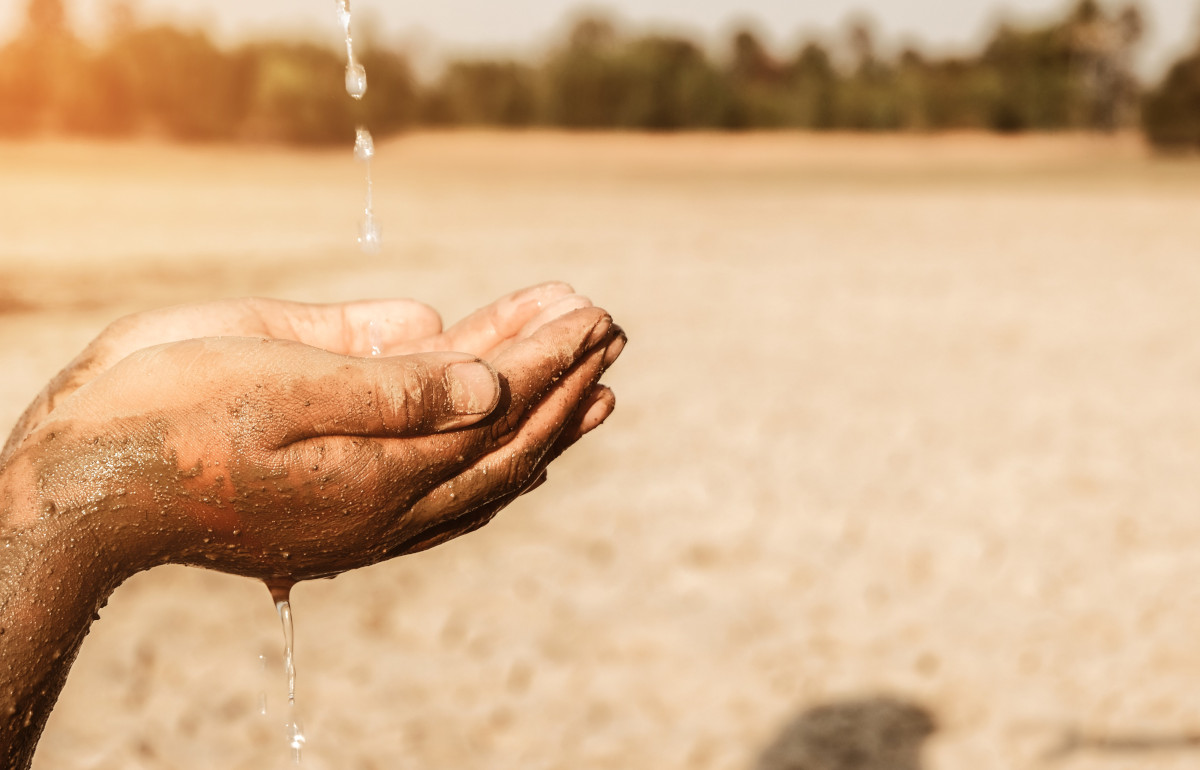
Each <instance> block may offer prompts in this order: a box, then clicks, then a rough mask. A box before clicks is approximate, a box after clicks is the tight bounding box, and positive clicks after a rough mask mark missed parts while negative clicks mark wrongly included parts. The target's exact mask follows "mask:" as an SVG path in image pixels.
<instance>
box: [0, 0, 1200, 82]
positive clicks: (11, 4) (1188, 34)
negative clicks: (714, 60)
mask: <svg viewBox="0 0 1200 770" xmlns="http://www.w3.org/2000/svg"><path fill="white" fill-rule="evenodd" d="M107 1H108V0H66V2H67V3H68V7H69V8H71V9H72V11H73V13H74V14H75V16H76V18H78V19H79V20H80V22H81V23H84V24H98V19H99V18H101V17H102V9H103V8H104V7H105V6H106V3H107ZM1116 1H1117V0H1102V2H1116ZM27 2H28V0H0V37H4V38H7V37H8V36H10V35H11V34H12V33H13V32H14V31H15V29H16V25H17V23H18V21H19V19H20V18H21V15H22V13H23V10H24V7H25V5H26V3H27ZM589 2H590V3H591V5H592V6H593V7H601V8H608V9H612V10H613V11H615V12H616V14H617V17H618V18H619V19H622V20H624V21H627V22H629V23H630V24H633V25H637V26H648V27H654V28H666V29H672V30H681V31H685V32H689V33H691V34H694V35H696V36H698V37H700V38H702V39H706V40H710V41H713V42H717V41H719V40H721V39H722V36H723V35H724V34H725V33H727V31H728V30H729V28H730V26H731V25H733V24H735V23H738V22H741V21H746V20H749V21H753V22H755V23H756V25H757V27H758V28H759V29H760V30H761V32H762V35H763V37H764V39H765V40H767V41H768V42H769V43H772V44H773V45H774V46H775V47H777V48H778V49H779V50H781V51H787V50H791V49H792V47H793V46H794V45H795V43H796V42H797V41H798V40H799V39H800V37H801V35H802V34H804V33H806V32H836V31H838V30H841V29H843V28H844V25H845V22H846V20H847V18H850V17H852V16H853V15H855V14H859V15H865V16H867V17H869V18H871V19H873V20H874V21H875V22H876V30H877V32H878V33H879V36H880V39H881V42H884V43H886V42H891V43H893V44H899V43H905V42H908V41H918V42H921V43H923V44H925V45H927V46H929V47H930V48H931V49H932V50H935V51H954V50H971V47H972V46H973V45H975V44H977V43H978V42H979V41H980V39H981V38H982V37H983V36H984V35H986V33H987V31H988V30H989V29H990V28H991V26H992V25H993V24H994V23H995V21H996V20H997V19H999V18H1009V19H1013V20H1016V21H1020V20H1022V19H1030V20H1038V19H1045V18H1049V17H1052V16H1054V15H1059V14H1061V13H1062V12H1063V9H1064V8H1066V7H1067V6H1068V5H1069V4H1073V3H1074V0H600V2H598V3H597V2H595V0H583V5H584V7H586V5H587V4H588V3H589ZM1140 2H1141V5H1142V7H1143V8H1144V9H1145V10H1146V11H1147V12H1148V15H1149V22H1150V30H1149V35H1148V39H1147V43H1146V45H1145V50H1144V52H1143V54H1144V56H1143V61H1142V62H1141V68H1142V70H1143V72H1144V74H1147V75H1149V76H1155V75H1157V74H1159V73H1160V72H1161V71H1162V70H1163V68H1164V67H1165V66H1166V64H1167V63H1168V62H1169V61H1170V60H1171V59H1172V58H1173V57H1174V56H1176V55H1178V54H1179V53H1180V52H1181V51H1184V50H1188V49H1189V48H1190V47H1191V46H1192V44H1193V43H1194V41H1195V40H1196V38H1197V36H1198V34H1200V0H1140ZM134 4H135V6H136V7H137V8H139V9H140V10H141V11H142V12H143V15H145V16H149V17H153V18H157V17H159V16H167V17H169V18H172V19H178V20H183V21H186V22H190V23H194V24H202V25H204V26H206V27H207V28H208V29H210V30H211V31H212V32H213V33H214V34H216V35H217V37H218V38H220V39H221V40H223V41H227V42H233V41H236V40H238V39H243V38H247V37H254V36H258V35H262V34H264V33H268V34H274V35H287V34H291V33H293V32H299V33H303V34H306V35H308V36H310V37H318V38H321V39H328V40H329V41H330V42H331V43H336V42H337V35H338V32H339V30H338V26H337V20H336V16H335V14H334V0H252V1H251V2H247V0H134ZM351 7H352V10H353V11H354V13H355V14H356V19H357V22H356V24H355V34H356V36H358V37H363V36H366V35H375V36H377V37H379V38H380V39H382V40H385V41H392V40H394V41H402V42H404V43H405V44H407V45H408V47H410V48H416V49H419V51H418V54H419V55H425V56H428V57H431V58H437V57H438V56H442V55H446V54H455V53H462V52H478V53H489V54H494V53H514V54H519V53H524V52H528V51H536V50H537V49H538V47H539V46H541V45H545V43H546V42H547V41H548V40H549V39H551V38H552V37H553V36H554V35H555V34H556V33H558V32H560V31H561V30H562V29H563V27H564V26H565V24H566V20H567V19H568V18H570V14H571V13H572V12H573V11H575V10H576V9H578V8H580V7H581V3H580V2H576V1H574V0H507V2H497V0H421V1H420V2H414V1H413V0H352V3H351Z"/></svg>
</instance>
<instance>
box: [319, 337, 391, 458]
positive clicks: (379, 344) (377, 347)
mask: <svg viewBox="0 0 1200 770" xmlns="http://www.w3.org/2000/svg"><path fill="white" fill-rule="evenodd" d="M367 341H368V342H370V343H371V355H373V356H379V355H382V354H383V333H382V332H381V331H379V324H377V323H375V322H374V321H371V322H370V323H368V324H367ZM313 470H316V469H315V468H314V469H313Z"/></svg>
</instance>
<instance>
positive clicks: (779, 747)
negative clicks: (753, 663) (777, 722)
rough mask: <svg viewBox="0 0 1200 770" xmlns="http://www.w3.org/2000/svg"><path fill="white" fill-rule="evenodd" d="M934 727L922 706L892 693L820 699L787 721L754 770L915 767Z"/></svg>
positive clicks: (919, 765) (913, 769) (896, 769)
mask: <svg viewBox="0 0 1200 770" xmlns="http://www.w3.org/2000/svg"><path fill="white" fill-rule="evenodd" d="M936 729H937V723H936V721H935V720H934V717H933V715H932V714H931V713H930V712H929V710H928V709H926V708H925V707H924V706H921V705H919V704H916V703H912V702H910V701H906V700H902V699H900V698H895V697H892V696H886V695H879V696H871V697H866V698H860V699H851V700H842V701H834V702H831V703H824V704H821V705H818V706H814V707H812V708H810V709H807V710H805V711H804V712H802V713H800V714H799V715H798V716H796V717H795V718H794V719H792V720H791V721H790V722H788V723H787V724H786V725H785V726H784V727H783V729H782V730H781V731H780V733H779V735H778V736H776V738H775V739H774V740H773V741H772V742H771V743H770V744H769V745H768V746H767V747H766V749H764V750H763V752H762V754H761V755H760V756H759V759H758V762H757V764H756V765H755V766H754V770H921V768H922V767H923V765H922V762H921V754H922V750H923V747H924V744H925V741H926V739H928V738H929V736H931V735H933V733H934V731H935V730H936Z"/></svg>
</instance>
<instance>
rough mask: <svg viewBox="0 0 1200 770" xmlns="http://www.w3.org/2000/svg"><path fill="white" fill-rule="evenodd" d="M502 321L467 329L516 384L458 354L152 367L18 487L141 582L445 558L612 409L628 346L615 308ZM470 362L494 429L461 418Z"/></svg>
mask: <svg viewBox="0 0 1200 770" xmlns="http://www.w3.org/2000/svg"><path fill="white" fill-rule="evenodd" d="M571 302H577V300H571ZM552 304H553V303H552ZM560 304H561V301H560ZM559 310H561V308H559ZM547 312H549V311H547ZM492 315H493V320H494V318H495V314H492ZM501 315H503V314H501ZM521 315H522V314H520V313H517V314H509V315H508V316H507V317H508V318H509V319H510V320H511V319H513V318H519V317H520V316H521ZM524 315H526V316H529V315H532V316H535V317H536V316H537V315H538V314H537V313H528V312H526V313H524ZM469 320H470V319H469ZM533 320H535V318H526V319H525V324H524V325H523V326H529V324H530V321H533ZM491 326H492V328H493V332H492V333H491V334H490V336H489V335H486V334H481V333H478V332H479V329H481V328H482V326H481V325H480V324H479V323H478V319H475V320H474V321H471V323H468V324H467V325H466V327H461V328H460V327H456V329H458V331H459V332H461V331H462V328H466V329H468V330H472V329H473V330H474V332H473V333H478V334H477V337H478V339H481V340H482V339H485V338H486V340H490V341H492V342H498V343H499V344H497V345H493V348H499V349H500V352H498V353H496V354H495V360H494V365H495V371H496V372H497V373H498V374H499V377H500V379H501V380H502V382H503V386H502V387H500V388H496V384H497V380H496V379H494V378H493V376H492V374H491V372H490V371H489V370H488V369H487V368H486V366H484V365H483V364H480V363H477V362H474V359H473V358H471V357H469V356H463V355H450V354H444V353H430V354H420V355H413V356H406V357H400V358H382V359H355V358H347V357H344V356H338V355H333V354H330V353H328V352H325V351H321V350H317V349H315V348H312V347H309V346H304V345H300V344H296V343H292V342H286V341H266V340H251V339H245V338H221V339H204V340H192V341H187V342H182V343H173V344H169V345H165V346H159V347H156V348H151V349H146V350H142V351H139V352H136V353H134V354H132V355H131V356H128V357H127V358H125V359H123V360H122V361H120V362H119V363H117V364H116V365H114V366H113V367H112V368H111V369H109V370H108V371H107V372H105V373H104V374H102V375H100V376H99V377H97V378H95V379H94V380H93V381H91V382H90V383H89V384H88V385H87V386H86V387H83V388H81V389H79V390H78V391H77V392H75V393H74V394H73V395H71V396H69V397H67V398H66V399H65V400H62V401H61V403H60V404H59V406H58V407H57V408H56V409H55V410H54V411H53V412H51V413H49V414H48V415H47V417H46V418H45V419H44V421H43V423H42V424H40V425H39V426H38V427H36V428H35V429H34V431H33V433H32V434H31V435H30V436H29V437H28V439H27V440H26V441H25V443H24V444H23V445H22V446H21V448H20V449H19V450H18V451H17V452H16V453H15V454H14V455H13V458H12V461H11V462H10V464H9V469H6V473H5V477H6V478H5V482H6V483H5V485H4V487H3V489H4V492H5V493H6V494H7V496H8V497H9V499H11V500H30V499H32V500H34V501H36V503H37V505H36V507H34V506H29V505H26V506H24V521H25V523H29V522H30V521H32V520H34V519H37V518H39V517H40V518H42V519H45V518H52V519H54V520H56V521H67V522H71V523H72V525H76V524H77V525H81V526H82V525H83V524H85V523H86V525H87V527H88V528H90V530H91V531H92V532H93V534H95V535H96V537H97V539H98V540H99V541H100V542H102V543H104V544H105V547H106V548H111V549H113V552H114V554H113V555H114V556H116V557H117V558H118V560H119V561H120V562H121V563H122V564H123V566H124V567H125V568H127V569H130V570H136V569H143V568H146V567H148V566H152V565H153V564H154V563H161V562H165V561H175V562H184V563H193V564H200V565H203V566H209V567H214V568H217V569H222V570H224V571H229V572H235V573H238V574H245V575H252V576H255V577H262V578H276V579H278V578H287V579H304V578H308V577H316V576H320V575H327V574H336V573H337V572H341V571H344V570H346V569H352V568H354V567H357V566H362V565H364V564H368V563H372V562H374V561H379V560H381V559H384V558H389V557H391V556H394V555H398V554H400V553H404V552H409V551H412V550H418V549H420V548H424V547H428V546H429V545H431V544H433V543H436V542H441V541H442V540H445V539H448V538H449V537H453V536H456V535H457V534H460V533H461V532H464V531H469V530H470V529H474V528H475V527H477V526H479V525H481V524H482V523H484V522H485V521H486V520H487V519H488V518H490V517H491V516H492V515H494V513H495V511H497V510H499V508H500V507H502V506H503V505H504V504H506V503H507V502H509V501H511V500H512V499H513V498H514V497H515V496H516V495H517V494H519V493H520V492H521V491H523V490H524V489H525V488H526V487H528V485H529V484H530V483H531V482H533V481H536V480H537V479H538V477H539V474H540V473H541V472H542V470H543V469H544V467H545V465H546V464H547V463H548V462H549V461H550V460H551V459H552V458H553V457H554V456H555V455H556V454H557V453H558V452H561V451H562V449H564V448H565V447H566V446H568V445H569V444H570V443H573V442H574V441H575V440H577V439H578V438H579V437H580V436H581V435H582V434H583V433H586V432H587V431H588V430H590V429H591V428H592V427H595V425H596V424H598V423H599V422H600V421H602V420H603V419H604V417H606V416H607V414H608V412H609V411H611V408H612V397H611V393H610V392H608V391H607V390H606V389H599V390H597V389H595V383H596V380H597V379H598V378H599V376H600V373H601V372H602V371H603V369H604V368H605V367H606V366H607V365H608V364H610V363H611V362H612V360H613V359H614V358H615V355H616V354H618V353H619V352H620V347H621V344H622V343H623V337H622V336H621V334H620V331H619V329H616V328H615V327H613V326H612V324H611V320H610V319H608V317H607V315H606V314H605V313H603V311H600V310H597V309H595V308H589V307H584V308H581V309H578V310H575V311H573V312H570V313H568V314H567V315H566V316H563V317H561V318H558V319H557V320H553V321H551V322H550V323H548V324H546V325H545V326H543V327H541V328H539V329H538V330H537V331H533V332H532V333H529V330H528V329H526V330H525V335H524V336H522V334H521V330H518V332H517V333H510V332H507V331H505V328H506V327H505V326H504V324H499V325H497V324H495V323H493V324H491ZM508 326H509V327H511V326H512V324H509V325H508ZM452 332H455V329H452V330H451V332H447V333H446V334H451V333H452ZM399 344H406V343H403V342H402V343H399ZM426 344H428V343H426ZM481 344H482V343H481ZM463 363H466V364H467V367H468V368H470V369H476V370H477V372H476V374H480V373H483V375H484V376H481V377H480V378H479V379H478V380H477V381H475V382H474V385H473V386H472V387H468V388H467V389H466V390H467V391H470V392H471V393H473V397H472V398H468V399H467V400H468V401H471V402H472V403H473V408H472V409H471V410H469V411H475V412H478V414H476V415H463V414H461V412H462V410H461V409H456V408H455V407H454V398H453V396H454V395H455V393H456V392H457V393H458V394H459V395H462V394H463V392H465V391H464V382H463V381H462V380H461V379H460V378H459V377H458V376H457V375H456V374H454V373H453V370H454V368H455V365H456V364H463ZM398 385H399V386H401V387H397V386H398ZM496 400H501V401H502V402H503V403H501V404H500V407H499V408H498V409H497V410H496V413H495V414H494V415H492V416H491V417H488V418H487V419H483V420H482V422H479V423H478V424H477V425H475V426H474V427H472V428H469V429H463V430H453V429H454V428H456V427H459V426H463V425H468V424H472V423H473V422H476V421H479V420H480V419H481V418H482V417H484V416H486V414H487V412H488V411H490V410H491V408H492V406H493V405H494V403H495V401H496ZM481 405H482V407H483V408H481ZM447 429H451V432H448V433H441V434H438V433H435V431H438V430H447ZM9 470H12V471H13V473H9ZM14 479H15V480H16V481H14ZM11 510H16V511H17V513H16V514H15V519H14V521H16V522H17V523H20V521H21V516H22V515H21V513H20V510H21V507H20V506H15V507H14V506H10V511H11ZM118 552H119V553H118Z"/></svg>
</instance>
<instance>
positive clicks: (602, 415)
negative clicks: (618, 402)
mask: <svg viewBox="0 0 1200 770" xmlns="http://www.w3.org/2000/svg"><path fill="white" fill-rule="evenodd" d="M612 410H613V405H612V404H610V403H609V402H607V401H597V402H596V403H594V404H592V405H591V406H590V407H589V408H588V410H587V412H585V413H584V415H583V420H582V422H581V423H580V433H581V434H583V435H587V434H588V433H591V432H592V431H593V430H595V429H596V428H599V427H600V426H601V425H603V424H604V421H605V420H607V419H608V416H609V415H610V414H612Z"/></svg>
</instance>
